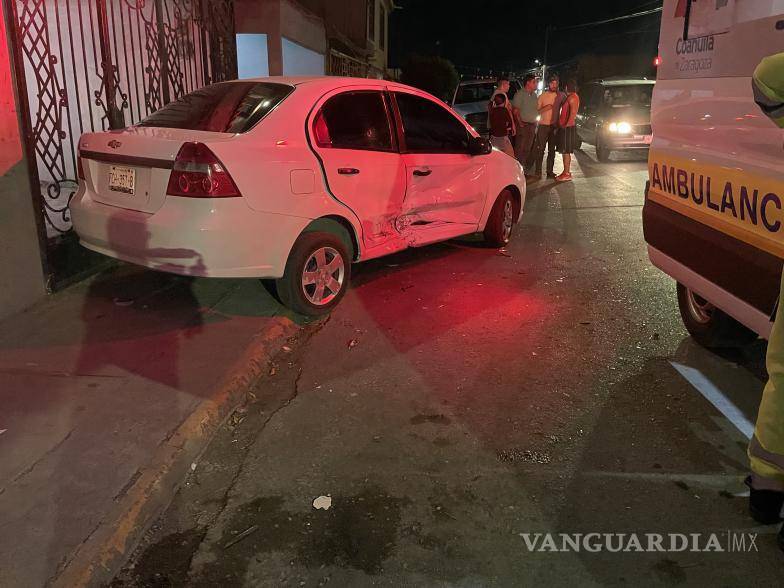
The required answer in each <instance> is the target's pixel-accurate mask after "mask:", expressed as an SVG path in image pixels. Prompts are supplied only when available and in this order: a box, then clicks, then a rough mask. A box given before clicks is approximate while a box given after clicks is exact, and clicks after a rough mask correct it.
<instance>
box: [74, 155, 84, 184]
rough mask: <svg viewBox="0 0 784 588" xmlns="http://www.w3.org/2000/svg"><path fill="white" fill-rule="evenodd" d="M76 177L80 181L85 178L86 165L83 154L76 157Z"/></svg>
mask: <svg viewBox="0 0 784 588" xmlns="http://www.w3.org/2000/svg"><path fill="white" fill-rule="evenodd" d="M76 177H77V178H78V179H80V180H83V179H85V178H84V163H83V162H82V154H81V153H80V154H79V155H77V156H76Z"/></svg>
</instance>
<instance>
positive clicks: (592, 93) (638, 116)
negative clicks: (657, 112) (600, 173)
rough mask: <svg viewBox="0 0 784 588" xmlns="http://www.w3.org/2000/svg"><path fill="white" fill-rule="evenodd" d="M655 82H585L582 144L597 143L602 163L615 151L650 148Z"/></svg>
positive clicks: (580, 123) (580, 125)
mask: <svg viewBox="0 0 784 588" xmlns="http://www.w3.org/2000/svg"><path fill="white" fill-rule="evenodd" d="M655 83H656V82H655V81H654V80H646V79H644V78H643V79H612V80H598V81H595V82H591V83H590V84H587V85H585V86H584V87H583V90H582V92H581V95H582V98H583V106H582V109H581V110H582V112H581V113H580V114H579V115H577V134H578V136H579V141H578V143H582V142H583V141H585V142H586V143H589V144H591V145H595V146H596V157H597V158H598V159H599V161H601V162H606V161H609V160H610V154H611V153H612V152H613V151H627V150H633V149H648V148H649V147H650V145H651V140H652V133H651V95H652V94H653V86H654V84H655ZM578 147H579V145H578Z"/></svg>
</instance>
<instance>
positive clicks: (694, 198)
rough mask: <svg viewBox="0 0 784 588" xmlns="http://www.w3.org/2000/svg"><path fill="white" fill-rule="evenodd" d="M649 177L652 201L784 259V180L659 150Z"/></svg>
mask: <svg viewBox="0 0 784 588" xmlns="http://www.w3.org/2000/svg"><path fill="white" fill-rule="evenodd" d="M648 174H649V178H650V180H651V184H650V189H649V193H648V197H649V198H650V200H651V201H653V202H656V203H658V204H661V205H662V206H666V207H667V208H670V209H672V210H674V211H676V212H678V213H680V214H682V215H684V216H686V217H689V218H691V219H693V220H695V221H697V222H700V223H702V224H705V225H707V226H709V227H712V228H714V229H716V230H718V231H721V232H723V233H725V234H727V235H730V236H732V237H734V238H736V239H739V240H740V241H743V242H745V243H749V244H750V245H753V246H755V247H757V248H758V249H762V250H763V251H767V252H768V253H771V254H773V255H776V256H777V257H781V258H784V181H782V179H781V178H778V177H774V176H762V175H754V174H749V173H747V172H745V171H743V170H741V169H737V168H728V167H723V166H718V165H711V164H706V163H702V162H697V161H694V160H692V159H685V158H679V157H673V156H670V155H665V154H663V153H661V152H659V151H658V150H651V152H650V155H649V158H648ZM708 179H710V192H709V193H710V198H708V190H707V186H708ZM684 182H685V184H684ZM692 182H694V184H692ZM701 182H702V183H701ZM700 186H701V187H702V188H701V189H700ZM725 190H728V193H727V194H725ZM755 191H756V196H755V195H754V194H755ZM768 195H770V196H768ZM752 217H753V218H752ZM772 229H775V230H772Z"/></svg>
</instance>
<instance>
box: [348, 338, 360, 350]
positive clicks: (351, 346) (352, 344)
mask: <svg viewBox="0 0 784 588" xmlns="http://www.w3.org/2000/svg"><path fill="white" fill-rule="evenodd" d="M358 343H359V341H357V340H356V339H351V340H350V341H349V342H348V348H349V349H353V348H354V347H356V346H357V344H358Z"/></svg>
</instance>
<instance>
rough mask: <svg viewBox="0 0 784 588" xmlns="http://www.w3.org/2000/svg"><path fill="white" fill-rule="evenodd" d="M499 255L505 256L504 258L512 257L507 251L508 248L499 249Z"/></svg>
mask: <svg viewBox="0 0 784 588" xmlns="http://www.w3.org/2000/svg"><path fill="white" fill-rule="evenodd" d="M498 255H501V256H503V257H512V254H511V253H509V250H508V249H506V248H503V249H499V250H498Z"/></svg>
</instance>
